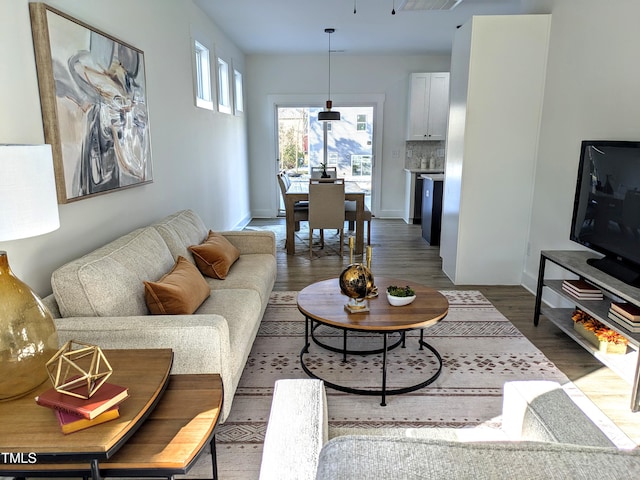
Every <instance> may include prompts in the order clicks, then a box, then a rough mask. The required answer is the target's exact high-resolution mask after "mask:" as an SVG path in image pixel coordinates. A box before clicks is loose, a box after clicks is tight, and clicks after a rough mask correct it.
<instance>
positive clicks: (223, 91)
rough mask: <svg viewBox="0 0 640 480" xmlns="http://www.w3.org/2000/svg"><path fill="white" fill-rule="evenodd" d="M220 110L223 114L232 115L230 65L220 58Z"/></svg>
mask: <svg viewBox="0 0 640 480" xmlns="http://www.w3.org/2000/svg"><path fill="white" fill-rule="evenodd" d="M218 110H219V111H220V112H223V113H231V95H230V94H229V64H228V63H227V62H225V61H224V60H222V59H221V58H218Z"/></svg>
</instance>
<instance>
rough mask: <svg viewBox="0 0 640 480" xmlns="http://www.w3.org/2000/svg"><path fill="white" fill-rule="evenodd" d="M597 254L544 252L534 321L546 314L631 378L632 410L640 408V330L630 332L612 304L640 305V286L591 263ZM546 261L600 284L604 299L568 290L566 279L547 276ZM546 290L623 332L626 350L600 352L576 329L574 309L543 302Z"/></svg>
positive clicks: (578, 341) (610, 366)
mask: <svg viewBox="0 0 640 480" xmlns="http://www.w3.org/2000/svg"><path fill="white" fill-rule="evenodd" d="M594 256H596V255H595V254H593V253H591V252H588V251H564V250H554V251H549V250H545V251H542V252H541V255H540V269H539V272H538V286H537V290H536V304H535V312H534V319H533V322H534V325H538V322H539V320H540V315H544V316H545V317H546V318H547V319H549V320H550V321H551V322H552V323H554V324H555V325H556V326H558V328H560V330H562V331H563V332H564V333H566V334H567V335H568V336H569V337H570V338H572V339H573V340H574V341H575V342H577V343H578V344H579V345H581V346H582V347H583V348H584V349H585V350H587V351H588V352H590V353H591V354H592V355H593V356H594V357H596V358H597V359H598V360H600V361H601V362H602V363H603V364H604V365H605V366H607V367H609V368H610V369H611V370H613V371H614V372H615V373H616V374H617V375H619V376H620V377H621V378H623V379H624V380H625V381H627V382H629V383H630V384H631V385H632V394H631V410H632V411H634V412H637V411H639V410H640V391H639V390H640V357H639V355H638V349H639V348H640V333H634V332H630V331H629V330H627V329H626V328H625V327H624V326H623V325H620V324H618V323H617V322H615V321H614V320H611V319H610V318H609V308H610V307H611V302H612V301H626V302H630V303H632V304H634V305H638V306H640V289H638V288H636V287H632V286H630V285H627V284H625V283H623V282H621V281H619V280H617V279H615V278H613V277H611V276H609V275H607V274H606V273H604V272H601V271H600V270H598V269H596V268H594V267H592V266H591V265H589V264H588V263H587V260H588V259H589V258H593V257H594ZM547 261H551V262H553V263H554V264H556V265H558V266H559V267H561V268H563V269H564V270H567V271H569V272H571V273H573V274H575V275H577V276H578V277H580V278H581V279H583V280H586V281H587V282H589V283H591V284H592V285H593V286H595V287H597V288H599V289H600V290H601V291H602V293H603V295H604V298H603V299H602V300H582V299H579V298H576V297H574V296H573V295H571V294H569V293H568V292H566V291H565V290H563V289H562V283H563V280H557V279H547V278H545V266H546V262H547ZM547 290H548V291H551V292H553V293H555V294H556V295H559V296H560V297H561V298H563V299H565V300H568V301H569V302H572V303H573V304H574V305H575V306H576V307H577V308H579V309H580V310H582V311H583V312H585V313H587V314H589V315H591V316H592V317H593V318H595V319H596V320H598V321H600V322H602V323H603V324H605V325H607V326H608V327H609V328H611V329H613V330H615V331H616V332H618V333H619V334H621V335H622V336H624V337H625V338H626V339H627V340H628V341H629V345H628V348H627V353H626V354H624V355H621V354H618V355H616V354H606V353H602V352H600V350H598V349H597V348H596V347H595V346H593V345H592V344H591V343H589V342H588V341H587V340H586V339H585V338H583V337H582V336H581V335H580V334H578V333H577V332H576V331H575V330H574V329H573V320H572V319H571V316H572V313H573V310H574V309H572V308H552V307H550V306H546V305H545V306H543V305H542V296H543V294H544V292H545V291H547Z"/></svg>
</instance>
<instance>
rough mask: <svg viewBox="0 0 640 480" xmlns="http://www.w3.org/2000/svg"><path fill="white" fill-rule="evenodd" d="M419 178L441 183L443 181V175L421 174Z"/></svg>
mask: <svg viewBox="0 0 640 480" xmlns="http://www.w3.org/2000/svg"><path fill="white" fill-rule="evenodd" d="M420 178H423V179H424V178H430V179H431V180H433V181H434V182H442V181H444V173H423V174H421V175H420Z"/></svg>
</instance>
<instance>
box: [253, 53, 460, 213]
mask: <svg viewBox="0 0 640 480" xmlns="http://www.w3.org/2000/svg"><path fill="white" fill-rule="evenodd" d="M449 61H450V57H449V56H352V55H348V54H335V55H332V56H331V97H332V99H333V100H334V108H337V109H339V107H340V104H339V102H338V101H337V99H339V98H342V97H345V98H347V97H349V96H351V95H357V96H358V97H359V98H362V97H366V96H367V95H371V96H377V97H380V96H384V112H383V115H384V125H382V132H383V137H382V159H380V158H378V159H377V161H378V162H381V164H380V166H381V168H380V170H379V171H380V178H379V180H380V184H381V187H380V188H379V189H378V192H377V194H378V195H379V206H380V208H379V210H378V211H375V210H374V213H375V214H376V215H377V216H379V217H393V218H402V215H403V209H404V189H405V185H404V171H403V168H404V159H405V138H406V124H407V105H408V88H409V74H410V73H412V72H438V71H449ZM246 63H247V76H246V82H247V83H246V85H247V87H248V89H247V99H248V108H249V109H250V112H249V114H248V116H249V126H248V130H249V157H250V159H251V173H252V176H251V177H252V179H251V211H252V213H253V214H254V216H256V217H271V216H274V215H275V214H276V212H277V200H278V191H277V184H276V181H275V174H276V168H277V166H276V145H275V137H274V133H273V132H274V130H273V128H274V127H273V125H274V115H275V113H274V108H273V104H272V103H270V102H269V98H270V97H271V98H272V97H273V96H276V95H284V94H287V95H292V96H293V95H296V96H304V95H308V96H310V97H317V98H318V99H319V100H320V102H319V106H322V105H324V101H325V100H326V95H327V87H328V85H327V81H328V77H327V55H309V56H291V55H287V56H267V55H249V56H247V59H246ZM378 131H380V126H378Z"/></svg>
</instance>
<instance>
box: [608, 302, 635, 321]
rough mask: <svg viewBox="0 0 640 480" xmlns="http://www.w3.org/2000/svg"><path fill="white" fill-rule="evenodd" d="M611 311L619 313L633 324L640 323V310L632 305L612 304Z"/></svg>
mask: <svg viewBox="0 0 640 480" xmlns="http://www.w3.org/2000/svg"><path fill="white" fill-rule="evenodd" d="M611 310H614V311H616V312H618V313H619V314H620V315H622V316H624V317H626V318H628V319H629V320H631V321H632V322H640V308H639V307H636V306H635V305H633V304H631V303H621V302H611Z"/></svg>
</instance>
